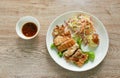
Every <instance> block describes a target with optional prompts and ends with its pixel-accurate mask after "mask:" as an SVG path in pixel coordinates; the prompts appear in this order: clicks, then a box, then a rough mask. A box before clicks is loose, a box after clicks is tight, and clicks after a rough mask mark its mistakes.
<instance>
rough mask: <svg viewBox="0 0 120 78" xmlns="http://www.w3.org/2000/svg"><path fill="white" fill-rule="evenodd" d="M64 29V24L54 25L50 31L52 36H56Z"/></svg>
mask: <svg viewBox="0 0 120 78" xmlns="http://www.w3.org/2000/svg"><path fill="white" fill-rule="evenodd" d="M64 31H65V26H63V25H62V26H58V25H57V26H56V27H55V28H54V29H53V32H52V35H53V36H54V37H56V36H58V35H61V34H62V33H63V32H64Z"/></svg>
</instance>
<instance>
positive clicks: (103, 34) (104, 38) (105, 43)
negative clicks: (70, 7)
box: [46, 11, 109, 72]
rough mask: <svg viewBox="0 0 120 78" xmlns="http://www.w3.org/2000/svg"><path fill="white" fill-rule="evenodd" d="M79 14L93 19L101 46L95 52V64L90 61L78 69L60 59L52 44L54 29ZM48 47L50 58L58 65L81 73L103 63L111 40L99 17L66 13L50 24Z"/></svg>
mask: <svg viewBox="0 0 120 78" xmlns="http://www.w3.org/2000/svg"><path fill="white" fill-rule="evenodd" d="M78 14H87V15H89V16H91V17H92V20H93V23H94V27H95V29H96V31H97V33H98V34H99V37H100V44H99V46H98V47H97V48H96V49H94V50H93V51H94V52H95V60H94V61H93V62H91V61H89V62H88V63H86V64H84V65H83V66H82V67H78V66H76V65H74V64H72V63H68V62H66V60H65V59H64V58H60V57H59V56H58V55H57V51H56V50H53V49H51V48H50V46H51V44H52V43H53V36H52V31H53V29H54V27H55V26H56V25H62V24H64V21H65V20H68V19H69V18H71V17H72V16H75V15H78ZM46 45H47V49H48V52H49V54H50V56H51V57H52V59H53V60H54V61H55V62H56V63H57V64H58V65H60V66H61V67H63V68H65V69H68V70H71V71H78V72H80V71H86V70H90V69H92V68H94V67H96V66H97V65H98V64H100V63H101V62H102V60H103V59H104V58H105V56H106V54H107V50H108V47H109V38H108V34H107V31H106V29H105V27H104V25H103V23H102V22H101V21H100V20H99V19H98V18H97V17H95V16H93V15H91V14H89V13H86V12H82V11H72V12H67V13H64V14H62V15H60V16H58V17H57V18H56V19H55V20H54V21H53V22H52V23H51V24H50V26H49V29H48V31H47V35H46Z"/></svg>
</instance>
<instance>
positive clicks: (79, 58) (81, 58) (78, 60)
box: [68, 49, 88, 66]
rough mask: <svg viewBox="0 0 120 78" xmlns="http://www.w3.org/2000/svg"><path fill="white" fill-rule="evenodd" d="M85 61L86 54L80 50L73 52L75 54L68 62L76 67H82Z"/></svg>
mask: <svg viewBox="0 0 120 78" xmlns="http://www.w3.org/2000/svg"><path fill="white" fill-rule="evenodd" d="M87 59H88V54H85V53H83V52H82V51H81V50H80V49H78V50H77V51H76V52H75V54H74V55H73V56H71V57H70V58H69V59H68V60H69V61H71V62H74V63H75V64H77V65H78V66H82V65H83V64H84V63H85V61H86V60H87Z"/></svg>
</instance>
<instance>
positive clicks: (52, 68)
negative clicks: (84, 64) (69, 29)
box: [0, 0, 120, 78]
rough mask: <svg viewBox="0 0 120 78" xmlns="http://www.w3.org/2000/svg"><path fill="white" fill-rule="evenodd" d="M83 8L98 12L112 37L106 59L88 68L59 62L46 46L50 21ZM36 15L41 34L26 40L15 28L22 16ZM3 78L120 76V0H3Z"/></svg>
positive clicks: (0, 25) (0, 55) (0, 50)
mask: <svg viewBox="0 0 120 78" xmlns="http://www.w3.org/2000/svg"><path fill="white" fill-rule="evenodd" d="M75 10H82V11H86V12H89V13H92V14H93V15H95V16H97V17H98V18H99V19H100V20H101V21H102V22H103V23H104V25H105V27H106V29H107V31H108V34H109V39H110V44H109V50H108V54H107V56H106V58H105V59H104V61H103V62H102V63H101V64H100V65H98V66H97V67H96V68H94V69H92V70H89V71H86V72H72V71H68V70H65V69H63V68H62V67H60V66H58V65H57V64H56V63H55V62H54V61H53V60H52V58H51V57H50V55H49V54H48V51H47V49H46V42H45V40H46V33H47V29H48V27H49V25H50V23H51V22H52V21H53V20H54V19H55V18H56V17H57V16H58V15H60V14H62V13H64V12H68V11H75ZM27 15H30V16H34V17H36V18H37V19H38V20H39V22H40V24H41V30H40V33H39V35H38V36H37V37H36V38H34V39H32V40H23V39H21V38H19V37H18V35H17V34H16V31H15V26H16V22H17V21H18V20H19V18H20V17H22V16H27ZM0 78H120V0H0Z"/></svg>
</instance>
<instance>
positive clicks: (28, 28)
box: [22, 22, 37, 37]
mask: <svg viewBox="0 0 120 78" xmlns="http://www.w3.org/2000/svg"><path fill="white" fill-rule="evenodd" d="M36 32H37V26H36V25H35V24H34V23H32V22H28V23H25V24H24V25H23V27H22V33H23V34H24V35H25V36H27V37H32V36H34V35H35V34H36Z"/></svg>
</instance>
